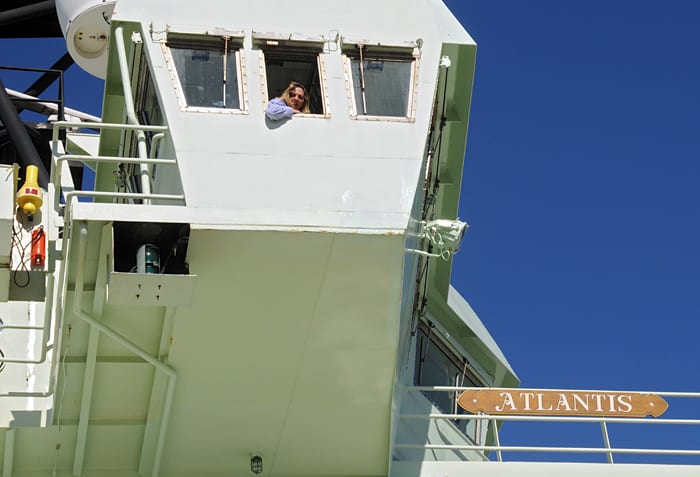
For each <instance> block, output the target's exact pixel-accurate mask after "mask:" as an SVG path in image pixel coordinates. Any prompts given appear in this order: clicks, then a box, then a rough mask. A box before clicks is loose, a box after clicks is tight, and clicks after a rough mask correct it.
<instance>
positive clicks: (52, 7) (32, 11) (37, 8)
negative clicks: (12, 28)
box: [0, 0, 56, 26]
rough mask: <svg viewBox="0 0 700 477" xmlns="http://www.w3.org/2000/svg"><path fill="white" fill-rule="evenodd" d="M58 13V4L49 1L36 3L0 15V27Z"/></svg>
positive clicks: (52, 0) (51, 0)
mask: <svg viewBox="0 0 700 477" xmlns="http://www.w3.org/2000/svg"><path fill="white" fill-rule="evenodd" d="M55 11H56V2H55V1H54V0H47V1H45V2H39V3H34V4H32V5H26V6H24V7H19V8H13V9H12V10H7V11H6V12H2V13H0V26H2V25H9V24H11V23H17V22H20V21H23V20H29V19H31V18H33V17H35V16H37V15H44V14H48V13H54V14H55Z"/></svg>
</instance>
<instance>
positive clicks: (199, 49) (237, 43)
mask: <svg viewBox="0 0 700 477" xmlns="http://www.w3.org/2000/svg"><path fill="white" fill-rule="evenodd" d="M242 41H243V39H242V38H231V37H218V36H194V35H177V36H172V35H169V36H168V42H167V46H168V47H169V48H168V51H169V53H170V55H171V58H172V64H173V65H174V69H175V72H176V83H177V92H178V96H179V100H180V105H181V106H182V107H183V108H185V109H188V110H205V111H206V110H209V109H215V110H216V109H230V110H239V111H244V110H245V109H246V108H245V100H244V91H243V83H244V81H243V63H242V62H241V55H240V51H241V47H242Z"/></svg>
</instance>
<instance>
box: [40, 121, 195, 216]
mask: <svg viewBox="0 0 700 477" xmlns="http://www.w3.org/2000/svg"><path fill="white" fill-rule="evenodd" d="M53 126H54V129H53V141H52V157H53V165H52V170H51V183H52V184H53V185H54V190H53V197H52V200H53V207H54V210H56V211H59V210H60V209H61V207H62V205H61V197H62V195H63V199H64V204H66V205H68V207H70V204H71V203H72V199H73V198H77V197H92V198H95V197H105V198H112V199H132V200H150V199H158V200H163V201H183V200H184V199H185V196H184V195H182V194H154V193H135V192H114V191H90V190H70V191H68V192H66V191H62V188H61V176H62V173H63V170H64V167H63V163H64V162H67V161H78V162H82V163H83V164H84V163H85V162H91V163H116V164H143V165H148V166H152V165H176V164H177V161H176V160H175V159H157V158H154V157H153V156H154V155H155V150H156V145H157V144H158V143H159V142H160V141H161V140H162V139H163V137H164V134H165V133H167V132H168V127H167V126H150V125H134V124H119V123H85V122H71V121H58V122H56V123H54V124H53ZM76 127H77V128H89V129H98V130H105V129H106V130H109V129H111V130H119V131H152V132H155V133H156V134H155V135H154V137H153V145H152V147H151V152H150V153H149V157H147V158H141V157H122V156H91V155H78V154H64V153H63V151H62V150H60V149H59V147H60V141H59V134H60V131H61V129H66V128H76ZM62 193H63V194H62Z"/></svg>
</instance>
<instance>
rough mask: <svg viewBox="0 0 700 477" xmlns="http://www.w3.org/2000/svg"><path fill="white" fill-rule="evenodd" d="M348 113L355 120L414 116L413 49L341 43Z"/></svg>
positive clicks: (410, 118) (415, 64) (414, 78)
mask: <svg viewBox="0 0 700 477" xmlns="http://www.w3.org/2000/svg"><path fill="white" fill-rule="evenodd" d="M343 54H344V56H345V68H346V74H345V77H346V80H347V82H348V88H347V90H348V93H349V100H350V108H351V115H352V116H353V117H354V118H356V119H381V118H383V119H403V120H408V121H412V120H413V119H414V118H415V111H414V110H415V103H414V95H415V87H416V83H417V76H418V75H417V69H418V67H417V62H418V60H417V57H416V56H415V55H414V49H413V48H406V47H403V48H388V47H376V46H369V45H364V44H353V45H344V46H343Z"/></svg>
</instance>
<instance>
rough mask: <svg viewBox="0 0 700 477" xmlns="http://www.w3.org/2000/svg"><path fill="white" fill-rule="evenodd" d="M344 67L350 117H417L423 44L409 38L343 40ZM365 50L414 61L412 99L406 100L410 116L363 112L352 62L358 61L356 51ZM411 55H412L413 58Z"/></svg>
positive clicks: (407, 120)
mask: <svg viewBox="0 0 700 477" xmlns="http://www.w3.org/2000/svg"><path fill="white" fill-rule="evenodd" d="M341 48H342V53H343V69H344V73H345V93H346V96H347V100H348V111H349V114H350V117H351V118H352V119H355V120H359V121H392V122H404V123H413V122H415V121H416V102H417V94H416V92H417V90H418V75H419V71H420V48H419V47H418V45H417V44H416V42H406V43H402V44H384V43H370V42H365V41H352V40H343V42H342V45H341ZM357 50H361V51H363V55H364V54H368V55H371V56H372V57H379V58H382V57H384V58H386V59H387V60H399V58H405V60H404V61H410V63H411V73H410V74H411V77H410V78H409V82H408V83H409V84H408V99H407V104H406V113H407V114H406V116H387V115H376V114H362V113H360V112H358V110H357V99H356V98H355V84H354V81H353V72H352V63H353V60H354V61H357V59H358V58H357V56H358V55H359V53H358V54H356V53H355V51H357ZM409 58H411V59H410V60H409Z"/></svg>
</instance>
